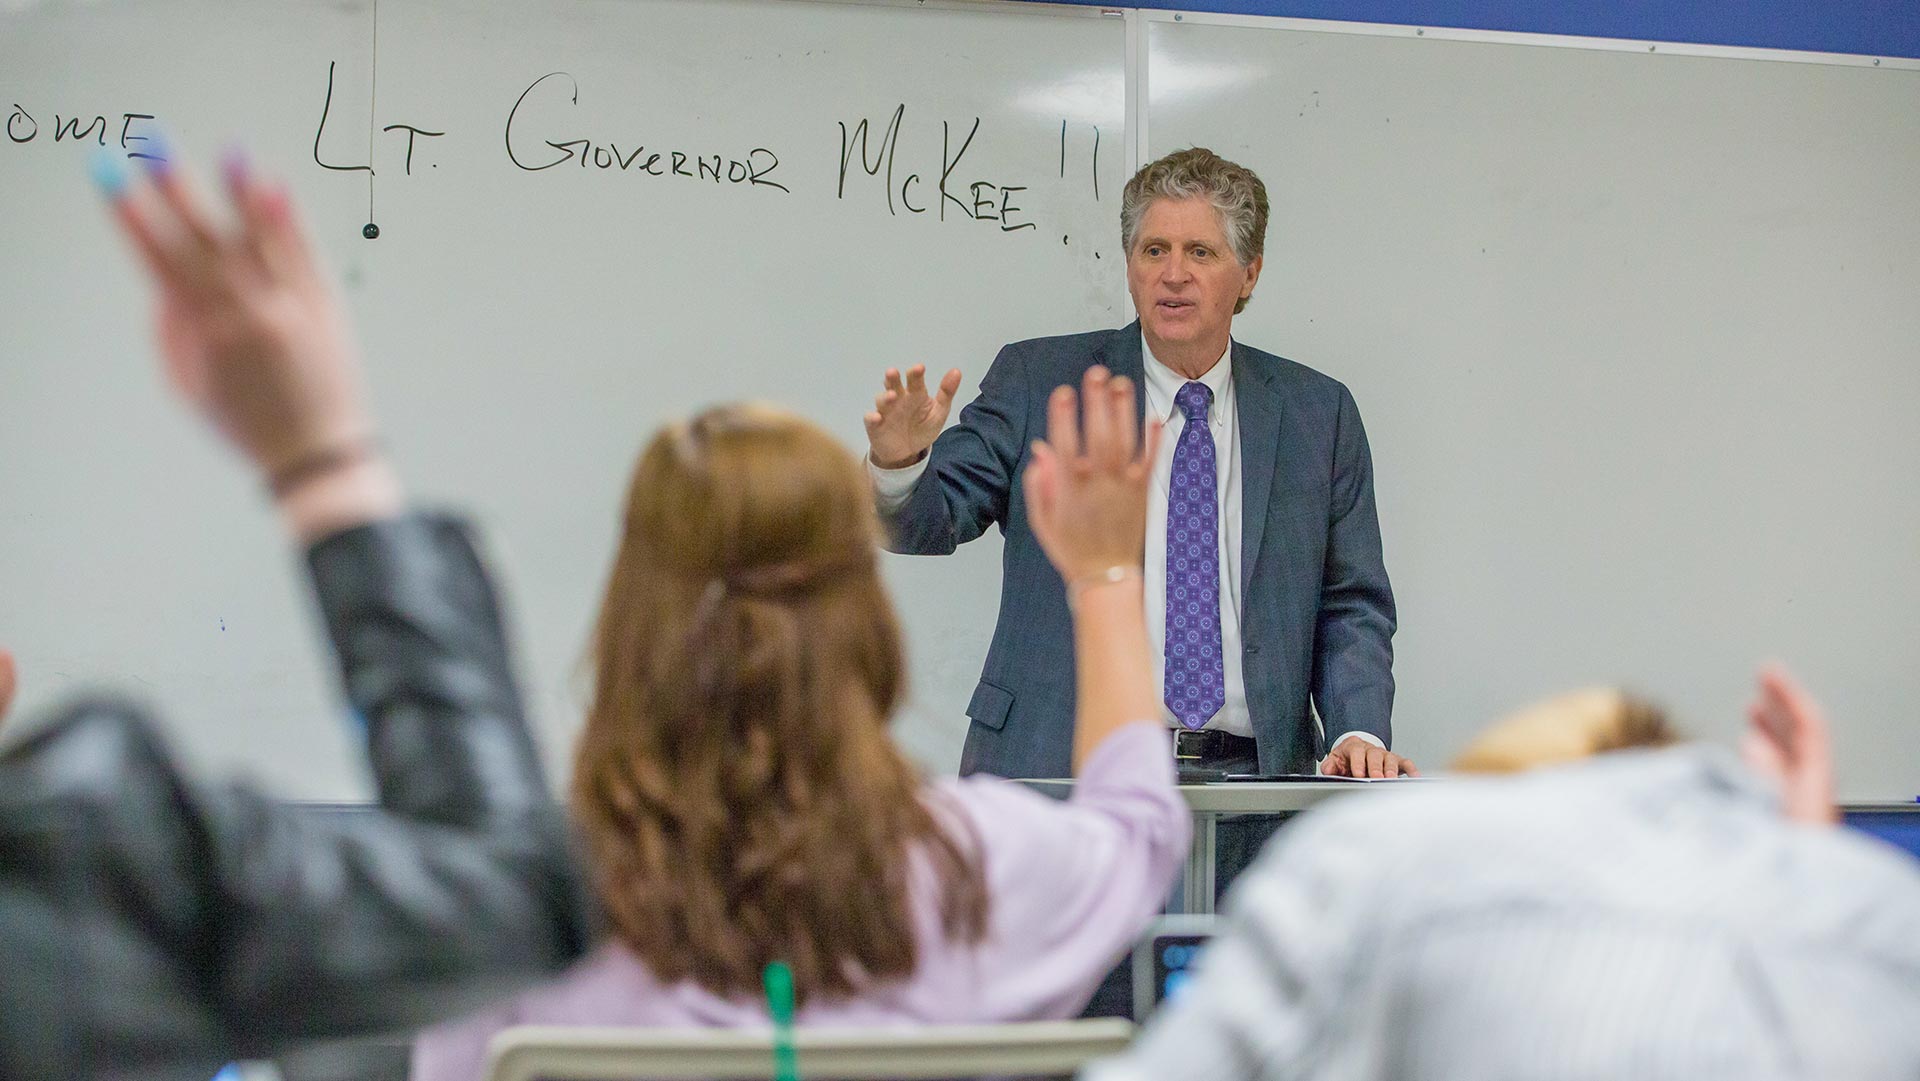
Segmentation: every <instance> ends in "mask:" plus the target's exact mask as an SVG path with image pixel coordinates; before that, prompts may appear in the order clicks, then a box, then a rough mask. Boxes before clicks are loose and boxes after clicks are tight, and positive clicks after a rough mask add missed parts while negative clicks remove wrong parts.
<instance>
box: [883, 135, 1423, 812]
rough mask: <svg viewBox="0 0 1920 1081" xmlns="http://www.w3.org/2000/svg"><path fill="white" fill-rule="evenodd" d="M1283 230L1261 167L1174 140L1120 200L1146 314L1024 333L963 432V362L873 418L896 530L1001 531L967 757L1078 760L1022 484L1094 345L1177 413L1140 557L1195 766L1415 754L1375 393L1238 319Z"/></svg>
mask: <svg viewBox="0 0 1920 1081" xmlns="http://www.w3.org/2000/svg"><path fill="white" fill-rule="evenodd" d="M1266 226H1267V197H1266V190H1265V187H1264V186H1263V185H1262V184H1261V183H1260V180H1259V178H1258V177H1256V176H1254V175H1253V173H1252V172H1251V171H1249V170H1247V169H1245V168H1243V167H1241V166H1239V165H1235V164H1234V163H1232V162H1228V161H1225V160H1224V159H1221V158H1220V157H1218V156H1216V155H1214V154H1213V153H1212V152H1210V151H1207V150H1202V149H1192V150H1184V151H1180V152H1178V153H1175V154H1170V155H1168V156H1167V157H1165V158H1162V159H1160V160H1159V161H1156V162H1153V163H1152V164H1149V165H1148V166H1146V168H1144V169H1142V170H1141V171H1140V172H1139V173H1138V174H1137V175H1136V176H1135V177H1134V178H1133V179H1132V180H1131V181H1129V182H1128V184H1127V187H1126V191H1125V194H1124V195H1123V197H1122V206H1121V234H1122V236H1121V239H1122V242H1123V244H1124V246H1125V248H1126V252H1127V285H1128V290H1129V292H1130V293H1131V294H1132V297H1133V303H1134V308H1135V310H1136V311H1137V313H1138V314H1139V320H1138V321H1137V322H1135V323H1133V324H1131V325H1129V326H1127V327H1124V328H1122V329H1120V330H1104V331H1095V332H1092V333H1087V334H1075V335H1069V336H1065V337H1057V338H1040V339H1035V340H1032V341H1026V342H1017V343H1015V344H1013V345H1009V346H1007V347H1006V348H1004V349H1002V350H1001V351H1000V355H999V356H998V357H997V358H996V359H995V360H994V362H993V366H992V368H990V369H989V370H988V372H987V375H986V378H984V379H983V380H981V383H980V395H979V397H978V398H976V399H975V400H974V402H973V403H972V404H971V405H968V406H967V407H966V408H965V409H963V410H962V411H961V414H960V422H959V424H957V425H955V426H954V427H953V428H951V429H949V430H947V431H945V432H942V431H941V429H942V427H943V426H944V425H945V423H946V418H947V412H948V410H949V408H950V407H951V404H952V402H953V396H954V392H955V391H956V390H957V389H958V388H959V385H960V372H959V371H958V370H957V369H956V370H954V371H950V372H948V373H947V374H946V377H945V378H944V379H942V380H941V382H940V384H939V386H938V387H937V388H935V389H934V390H932V391H929V389H928V387H927V383H926V372H925V369H924V367H915V368H912V369H910V370H909V371H907V372H906V373H905V376H904V378H903V377H902V374H901V373H900V372H899V371H897V370H891V371H888V372H887V373H886V387H885V390H884V391H883V392H882V394H881V395H880V396H879V398H878V399H876V400H875V403H874V410H873V411H872V412H870V413H868V414H867V416H866V426H867V435H868V440H869V443H870V452H869V456H868V461H869V468H870V471H871V473H872V476H873V480H874V488H875V497H876V500H877V502H878V504H879V507H880V510H881V513H882V515H883V517H884V518H885V519H886V523H887V527H888V533H889V547H891V548H892V549H893V550H894V551H899V552H910V553H919V554H928V555H942V554H945V553H948V552H951V551H953V550H954V548H955V546H956V545H959V544H962V543H965V542H966V541H969V540H972V539H973V538H975V537H977V536H979V535H980V534H981V533H983V532H985V531H986V529H987V527H988V526H990V525H998V526H1000V528H1001V530H1002V532H1003V533H1004V534H1005V535H1006V551H1005V556H1004V568H1005V569H1004V577H1003V580H1002V583H1001V595H1000V618H999V625H998V626H997V628H996V629H995V631H994V636H993V644H992V646H991V647H990V648H989V650H988V652H987V662H986V669H985V671H984V672H983V673H982V675H981V679H980V683H979V686H978V687H977V689H976V690H975V691H974V694H973V698H972V701H971V702H970V703H969V704H968V707H967V714H968V716H969V717H970V718H971V719H972V722H973V723H972V728H971V730H970V731H969V732H968V735H967V743H966V750H965V753H964V756H963V758H962V763H961V770H962V772H964V773H973V772H986V773H995V774H1000V775H1003V776H1011V777H1057V776H1064V775H1066V774H1067V773H1068V771H1069V760H1070V756H1071V749H1072V738H1071V735H1072V730H1073V729H1072V722H1073V645H1072V643H1073V638H1072V634H1071V633H1070V623H1069V620H1070V616H1069V613H1068V610H1067V595H1066V583H1063V582H1062V581H1061V579H1060V577H1059V575H1057V574H1056V573H1055V572H1054V570H1053V568H1052V566H1051V565H1050V564H1049V563H1048V562H1047V559H1046V556H1045V554H1044V553H1042V552H1041V551H1040V547H1039V544H1038V543H1037V542H1036V541H1035V539H1034V536H1033V533H1032V531H1031V530H1030V529H1029V528H1028V524H1027V521H1026V506H1025V502H1024V500H1023V498H1022V493H1021V482H1022V473H1023V471H1024V469H1025V466H1026V461H1027V455H1028V453H1029V448H1030V446H1031V445H1032V442H1033V440H1035V439H1038V438H1041V437H1042V436H1043V435H1044V434H1045V424H1046V409H1047V399H1048V397H1049V396H1050V395H1051V394H1052V393H1053V391H1054V390H1055V389H1056V388H1058V387H1061V386H1073V385H1077V384H1078V383H1079V381H1080V378H1081V376H1082V375H1083V374H1084V373H1085V372H1086V370H1087V369H1088V368H1090V367H1092V366H1094V365H1096V364H1098V365H1104V366H1105V367H1107V368H1108V369H1109V370H1111V371H1112V372H1113V373H1114V374H1115V375H1117V376H1124V377H1126V378H1129V379H1132V380H1134V381H1135V382H1136V383H1138V384H1140V385H1141V387H1142V388H1143V390H1144V393H1143V394H1142V395H1141V396H1140V398H1139V401H1140V402H1141V412H1142V416H1143V420H1144V419H1146V418H1147V417H1151V418H1152V419H1153V420H1154V421H1157V422H1161V423H1164V424H1165V426H1166V430H1165V437H1164V438H1163V439H1162V441H1161V447H1160V457H1159V460H1158V462H1157V464H1156V471H1155V481H1156V484H1155V488H1154V491H1153V497H1152V500H1153V501H1152V504H1151V506H1150V508H1149V515H1148V524H1147V534H1146V537H1145V574H1146V579H1147V581H1146V594H1147V598H1148V623H1149V628H1150V631H1151V632H1155V633H1156V634H1157V635H1158V640H1157V641H1156V643H1155V645H1156V647H1158V649H1159V652H1160V655H1161V656H1162V657H1163V658H1164V665H1163V667H1162V670H1161V671H1160V672H1159V673H1157V675H1159V677H1160V682H1161V686H1162V688H1163V690H1164V695H1163V698H1164V709H1163V714H1162V719H1163V720H1164V721H1165V722H1166V723H1167V724H1168V726H1169V727H1171V728H1172V729H1173V730H1174V737H1175V754H1176V755H1177V756H1178V757H1179V758H1180V759H1181V764H1182V765H1183V766H1188V767H1201V768H1204V769H1207V770H1210V771H1214V772H1244V773H1254V772H1258V773H1303V772H1312V771H1314V770H1315V769H1316V768H1318V769H1319V770H1321V771H1322V772H1325V773H1329V774H1352V775H1358V776H1370V777H1390V776H1396V775H1399V774H1401V773H1413V772H1415V771H1414V769H1413V766H1412V763H1410V762H1408V761H1406V760H1405V759H1403V758H1400V757H1399V756H1397V755H1395V754H1393V753H1392V752H1391V751H1390V750H1388V746H1389V744H1390V743H1391V735H1392V733H1391V728H1390V726H1389V718H1390V715H1391V712H1392V707H1393V671H1392V665H1393V646H1392V636H1393V631H1394V608H1393V593H1392V588H1391V586H1390V585H1389V584H1388V581H1387V573H1386V568H1385V566H1384V565H1383V563H1382V559H1381V552H1380V525H1379V519H1378V517H1377V515H1376V514H1375V511H1374V500H1373V466H1372V461H1371V459H1370V457H1369V455H1368V451H1367V440H1366V433H1365V432H1364V431H1363V430H1362V428H1361V424H1360V413H1359V410H1358V409H1357V407H1356V406H1355V405H1354V401H1353V397H1352V396H1351V395H1350V394H1349V393H1348V392H1347V388H1346V387H1344V386H1342V385H1341V384H1340V383H1339V382H1337V381H1336V380H1333V379H1331V378H1328V377H1327V376H1325V375H1322V374H1320V373H1318V372H1315V371H1313V370H1312V369H1310V368H1306V367H1304V366H1302V365H1299V364H1296V363H1294V362H1292V361H1290V360H1286V359H1283V358H1281V357H1277V356H1274V355H1272V354H1269V353H1264V352H1261V351H1260V350H1257V349H1254V348H1251V347H1249V346H1247V345H1245V344H1242V343H1239V342H1235V341H1233V340H1232V337H1231V333H1230V328H1231V325H1232V321H1233V316H1234V315H1235V314H1237V313H1238V312H1239V311H1241V310H1242V309H1243V308H1244V307H1245V306H1246V302H1247V300H1248V298H1249V297H1251V296H1252V295H1253V288H1254V284H1255V283H1256V282H1257V281H1258V279H1259V276H1260V267H1261V259H1262V248H1263V245H1264V238H1265V234H1266ZM936 436H937V438H936ZM1316 711H1317V716H1318V723H1316V717H1315V715H1316ZM1323 755H1324V756H1325V757H1324V758H1323V757H1322V756H1323Z"/></svg>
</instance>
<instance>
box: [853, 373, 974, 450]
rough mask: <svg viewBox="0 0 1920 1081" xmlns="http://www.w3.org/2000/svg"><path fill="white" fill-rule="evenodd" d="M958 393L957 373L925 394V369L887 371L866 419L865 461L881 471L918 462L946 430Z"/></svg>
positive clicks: (947, 376) (946, 377)
mask: <svg viewBox="0 0 1920 1081" xmlns="http://www.w3.org/2000/svg"><path fill="white" fill-rule="evenodd" d="M959 389H960V369H958V368H955V369H953V370H951V371H949V372H948V373H947V374H946V375H945V376H944V377H942V378H941V380H940V386H939V387H938V388H937V389H936V390H935V391H934V392H933V393H932V394H929V393H927V366H926V365H924V364H915V365H914V366H913V367H911V368H908V369H907V375H906V379H905V380H904V381H902V379H901V378H900V369H898V368H888V369H887V374H886V386H885V388H884V389H883V390H881V392H880V396H879V397H877V398H875V399H874V400H873V412H871V413H868V414H867V415H866V424H867V447H868V457H869V458H870V459H871V460H872V461H873V464H874V465H877V466H879V467H880V468H882V469H901V468H904V467H906V466H910V465H912V464H913V463H915V462H917V461H919V460H920V456H921V455H923V454H925V453H926V452H927V448H928V447H931V446H933V441H934V438H935V437H937V436H938V435H939V434H940V429H942V428H944V427H946V424H947V413H948V412H949V411H950V410H952V408H953V395H954V392H955V391H957V390H959Z"/></svg>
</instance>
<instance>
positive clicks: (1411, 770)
mask: <svg viewBox="0 0 1920 1081" xmlns="http://www.w3.org/2000/svg"><path fill="white" fill-rule="evenodd" d="M1320 772H1321V773H1322V774H1324V775H1326V776H1328V777H1401V776H1406V777H1418V776H1420V770H1419V769H1418V768H1417V767H1416V766H1414V764H1413V760H1412V759H1410V758H1402V757H1401V756H1399V755H1397V754H1394V753H1393V752H1392V751H1389V750H1387V749H1386V748H1385V747H1381V746H1379V745H1377V744H1373V743H1368V742H1367V741H1366V740H1364V739H1361V738H1360V737H1359V736H1348V737H1346V738H1345V739H1343V740H1341V741H1340V742H1339V743H1336V744H1334V747H1333V750H1332V751H1330V752H1328V754H1327V757H1326V758H1325V759H1324V760H1322V761H1321V763H1320Z"/></svg>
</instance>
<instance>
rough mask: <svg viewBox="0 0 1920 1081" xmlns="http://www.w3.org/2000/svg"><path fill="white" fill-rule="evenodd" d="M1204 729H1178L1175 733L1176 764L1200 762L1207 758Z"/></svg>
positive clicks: (1174, 754)
mask: <svg viewBox="0 0 1920 1081" xmlns="http://www.w3.org/2000/svg"><path fill="white" fill-rule="evenodd" d="M1206 735H1207V731H1206V729H1204V728H1176V729H1174V731H1173V758H1174V761H1176V762H1198V761H1200V760H1202V759H1204V758H1205V757H1206V756H1207V752H1206V745H1207V743H1208V740H1207V739H1205V738H1204V737H1205V736H1206Z"/></svg>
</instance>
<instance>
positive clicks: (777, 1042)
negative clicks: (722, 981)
mask: <svg viewBox="0 0 1920 1081" xmlns="http://www.w3.org/2000/svg"><path fill="white" fill-rule="evenodd" d="M763 979H764V980H765V982H766V985H767V1012H768V1013H769V1014H772V1015H773V1077H774V1081H800V1055H799V1053H798V1052H796V1051H795V1050H794V1048H793V970H792V969H790V968H788V967H787V966H786V963H785V962H782V961H775V962H773V963H772V964H770V965H768V966H767V971H766V974H765V976H764V977H763Z"/></svg>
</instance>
